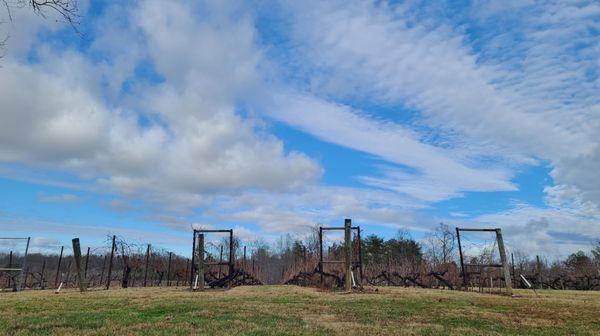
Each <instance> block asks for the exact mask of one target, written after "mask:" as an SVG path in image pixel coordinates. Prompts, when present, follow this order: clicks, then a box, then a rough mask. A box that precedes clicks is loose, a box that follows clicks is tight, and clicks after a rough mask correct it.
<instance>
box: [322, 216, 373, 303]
mask: <svg viewBox="0 0 600 336" xmlns="http://www.w3.org/2000/svg"><path fill="white" fill-rule="evenodd" d="M336 230H337V231H344V260H327V261H324V260H323V231H336ZM352 230H356V236H357V238H358V239H357V240H358V260H356V261H353V260H352ZM323 264H344V272H345V283H344V289H345V290H346V291H348V292H350V291H352V268H358V269H359V270H360V273H359V274H360V279H361V280H362V277H363V267H362V251H361V239H360V226H352V220H351V219H349V218H346V219H345V220H344V226H342V227H323V226H320V227H319V273H320V275H321V285H322V284H323V282H324V279H323V274H324V273H323Z"/></svg>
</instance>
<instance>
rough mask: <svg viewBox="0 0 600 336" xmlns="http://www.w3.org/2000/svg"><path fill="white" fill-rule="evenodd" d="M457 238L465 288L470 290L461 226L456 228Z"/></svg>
mask: <svg viewBox="0 0 600 336" xmlns="http://www.w3.org/2000/svg"><path fill="white" fill-rule="evenodd" d="M456 240H457V242H458V254H459V256H460V270H461V272H462V278H463V286H464V287H465V290H468V289H469V287H467V271H466V270H465V262H464V259H463V252H462V245H461V244H460V229H459V228H456Z"/></svg>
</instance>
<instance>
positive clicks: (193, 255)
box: [190, 230, 197, 289]
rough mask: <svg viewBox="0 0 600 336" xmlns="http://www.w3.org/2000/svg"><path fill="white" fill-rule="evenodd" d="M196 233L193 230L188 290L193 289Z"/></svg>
mask: <svg viewBox="0 0 600 336" xmlns="http://www.w3.org/2000/svg"><path fill="white" fill-rule="evenodd" d="M196 232H197V230H194V238H193V240H192V266H191V268H190V289H193V288H194V273H195V272H194V270H195V269H196Z"/></svg>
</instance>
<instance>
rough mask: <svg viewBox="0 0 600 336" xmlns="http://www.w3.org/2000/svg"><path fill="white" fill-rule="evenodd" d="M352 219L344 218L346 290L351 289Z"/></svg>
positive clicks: (349, 290)
mask: <svg viewBox="0 0 600 336" xmlns="http://www.w3.org/2000/svg"><path fill="white" fill-rule="evenodd" d="M351 228H352V220H351V219H349V218H346V219H345V220H344V238H345V239H344V250H345V253H344V254H345V256H344V257H345V260H344V261H345V266H346V267H345V268H346V279H345V280H346V286H345V287H346V292H351V291H352V229H351Z"/></svg>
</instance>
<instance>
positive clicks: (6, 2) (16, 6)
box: [0, 0, 81, 58]
mask: <svg viewBox="0 0 600 336" xmlns="http://www.w3.org/2000/svg"><path fill="white" fill-rule="evenodd" d="M0 7H3V8H4V11H5V15H6V16H7V17H8V20H9V21H11V22H12V21H13V11H14V10H20V9H24V8H30V9H31V10H32V11H33V12H34V13H35V14H36V15H39V16H41V17H42V18H44V19H46V18H48V16H50V15H57V16H58V19H57V21H62V22H66V23H68V24H69V25H70V26H71V27H72V28H73V30H74V31H75V32H76V33H77V34H79V35H81V34H80V33H79V31H78V30H77V25H78V24H79V18H80V16H79V8H78V5H77V0H0ZM2 23H3V22H1V21H0V24H2ZM7 40H8V35H7V36H4V37H1V38H0V50H1V49H3V48H4V47H5V46H6V41H7ZM0 58H2V55H1V54H0Z"/></svg>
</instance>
